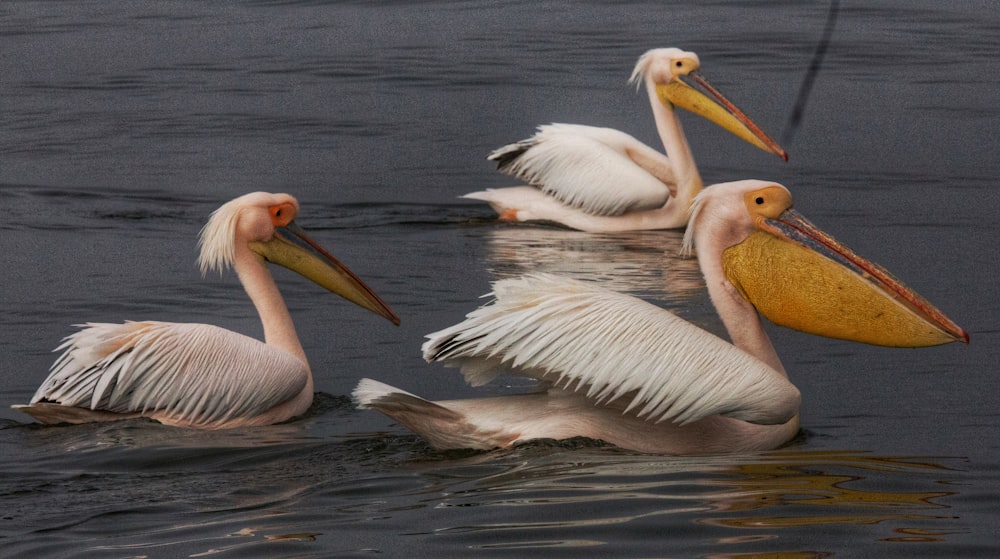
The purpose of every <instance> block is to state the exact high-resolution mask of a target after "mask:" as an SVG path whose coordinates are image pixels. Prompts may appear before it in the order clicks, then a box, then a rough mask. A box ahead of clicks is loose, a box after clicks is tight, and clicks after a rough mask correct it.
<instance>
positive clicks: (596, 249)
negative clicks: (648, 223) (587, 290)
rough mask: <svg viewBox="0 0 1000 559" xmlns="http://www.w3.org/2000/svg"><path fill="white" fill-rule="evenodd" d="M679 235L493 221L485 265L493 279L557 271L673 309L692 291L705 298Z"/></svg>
mask: <svg viewBox="0 0 1000 559" xmlns="http://www.w3.org/2000/svg"><path fill="white" fill-rule="evenodd" d="M683 238H684V235H683V232H681V231H632V232H625V233H601V234H593V233H583V232H580V231H572V230H568V229H561V228H540V227H537V226H531V227H525V226H520V225H511V226H507V227H496V228H494V229H493V230H491V231H490V232H489V234H488V235H487V236H486V247H487V253H486V265H487V268H488V269H489V271H490V273H491V274H492V275H493V277H494V279H497V280H499V279H504V278H512V277H518V276H521V275H524V274H527V273H536V272H544V273H551V274H557V275H560V276H566V277H571V278H573V279H577V280H584V281H593V282H595V283H599V284H600V285H602V286H605V287H608V288H609V289H613V290H615V291H619V292H622V293H629V294H632V295H636V296H640V295H641V296H643V297H644V298H648V299H653V300H656V301H658V302H660V303H661V304H663V305H664V306H666V307H668V308H671V310H674V311H675V312H676V311H677V310H680V309H682V308H684V307H685V306H686V305H687V304H688V303H689V302H690V301H691V300H692V299H694V298H697V297H702V298H704V300H705V303H706V304H707V303H708V296H707V295H706V294H705V292H704V287H705V281H704V280H703V279H702V277H701V272H700V271H699V270H698V261H697V260H696V259H694V258H685V257H682V256H681V245H682V242H683ZM675 307H676V308H675ZM707 314H709V315H711V314H713V313H712V312H709V311H707Z"/></svg>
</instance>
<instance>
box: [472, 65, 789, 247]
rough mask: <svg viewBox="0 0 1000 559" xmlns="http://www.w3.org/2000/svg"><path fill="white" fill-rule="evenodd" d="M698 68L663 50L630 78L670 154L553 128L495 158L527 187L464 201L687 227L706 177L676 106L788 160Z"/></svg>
mask: <svg viewBox="0 0 1000 559" xmlns="http://www.w3.org/2000/svg"><path fill="white" fill-rule="evenodd" d="M700 67H701V62H700V61H699V60H698V55H696V54H695V53H693V52H687V51H682V50H680V49H676V48H664V49H653V50H650V51H648V52H646V53H645V54H643V55H642V56H641V57H640V58H639V60H638V62H637V63H636V65H635V70H634V71H633V72H632V78H631V80H630V81H631V82H632V83H635V84H636V85H637V86H638V85H640V84H644V85H645V87H646V93H647V94H648V96H649V103H650V106H651V107H652V110H653V119H654V120H655V122H656V130H657V132H658V133H659V136H660V139H661V140H662V142H663V147H664V149H665V151H666V153H665V154H664V153H660V152H658V151H657V150H655V149H653V148H651V147H649V146H647V145H645V144H643V143H642V142H640V141H639V140H637V139H635V138H634V137H632V136H630V135H628V134H626V133H624V132H620V131H618V130H614V129H611V128H599V127H594V126H583V125H577V124H550V125H545V126H541V127H539V129H538V133H536V134H535V135H534V136H532V137H531V138H528V139H526V140H522V141H520V142H517V143H514V144H510V145H507V146H504V147H501V148H499V149H497V150H495V151H494V152H493V153H491V154H490V155H489V157H488V159H490V160H493V161H496V162H497V166H498V168H499V169H500V170H501V171H502V172H504V173H507V174H510V175H513V176H514V177H517V178H519V179H521V180H523V181H525V182H527V183H528V184H527V185H526V186H514V187H509V188H498V189H491V190H485V191H480V192H472V193H469V194H466V195H464V196H463V197H464V198H470V199H474V200H482V201H485V202H487V203H489V204H490V206H492V207H493V208H494V210H496V212H497V213H498V214H499V216H500V219H501V220H505V221H545V222H553V223H559V224H561V225H564V226H566V227H570V228H572V229H579V230H581V231H590V232H609V231H631V230H639V229H678V228H681V227H684V226H685V225H686V224H687V222H688V209H689V208H690V205H691V201H692V200H694V197H695V196H696V195H697V194H698V193H699V192H700V191H701V189H702V180H701V175H700V174H699V173H698V167H697V166H696V165H695V161H694V156H693V155H692V154H691V148H690V147H689V146H688V143H687V139H686V138H685V136H684V131H683V129H682V128H681V123H680V121H679V120H678V118H677V115H676V114H675V112H674V107H681V108H683V109H686V110H688V111H691V112H692V113H694V114H696V115H698V116H701V117H703V118H705V119H707V120H709V121H711V122H714V123H716V124H718V125H719V126H721V127H722V128H723V129H725V130H727V131H729V132H730V133H732V134H734V135H736V136H737V137H738V138H741V139H743V140H744V141H746V142H749V143H750V144H752V145H754V146H757V147H758V148H760V149H762V150H764V151H766V152H768V153H772V154H775V155H778V156H779V157H781V158H782V159H784V160H786V161H787V160H788V154H786V153H785V151H784V150H783V149H781V147H780V146H779V145H778V144H777V142H775V141H774V140H772V139H771V138H770V137H769V136H768V135H767V134H765V133H764V131H763V130H761V129H760V127H758V126H757V125H756V124H755V123H754V122H753V121H752V120H750V118H749V117H747V116H746V115H745V114H744V113H743V112H742V111H741V110H740V109H739V108H737V107H736V105H734V104H733V103H732V102H730V101H729V100H728V99H726V97H724V96H723V95H722V93H720V92H719V91H718V90H716V89H715V88H713V87H712V86H711V85H710V84H709V83H708V81H707V80H705V78H704V77H703V76H702V75H701V73H700V72H699V68H700ZM685 78H686V79H690V80H691V81H692V82H694V83H695V84H696V85H698V86H700V87H701V88H702V89H704V90H705V91H706V92H707V93H708V96H706V95H705V94H703V93H701V92H700V91H698V90H697V89H695V88H693V87H691V86H689V85H688V84H687V83H685V82H684V79H685ZM709 96H710V97H711V98H710V97H709ZM713 98H714V99H715V100H714V101H713Z"/></svg>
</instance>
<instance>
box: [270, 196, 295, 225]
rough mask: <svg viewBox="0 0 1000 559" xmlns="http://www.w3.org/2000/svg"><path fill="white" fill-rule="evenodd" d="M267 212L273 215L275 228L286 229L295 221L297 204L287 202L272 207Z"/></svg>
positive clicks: (272, 219)
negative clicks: (285, 227)
mask: <svg viewBox="0 0 1000 559" xmlns="http://www.w3.org/2000/svg"><path fill="white" fill-rule="evenodd" d="M267 211H268V213H270V214H271V223H272V224H273V225H274V226H275V227H284V226H286V225H288V224H289V223H291V222H292V220H294V219H295V213H296V208H295V204H292V203H290V202H285V203H284V204H278V205H276V206H271V207H270V208H268V209H267Z"/></svg>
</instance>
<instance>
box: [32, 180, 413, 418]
mask: <svg viewBox="0 0 1000 559" xmlns="http://www.w3.org/2000/svg"><path fill="white" fill-rule="evenodd" d="M298 212H299V203H298V202H297V201H296V200H295V198H293V197H292V196H289V195H288V194H270V193H266V192H255V193H252V194H247V195H245V196H241V197H239V198H236V199H235V200H232V201H230V202H228V203H226V204H224V205H223V206H221V207H220V208H219V209H217V210H216V211H215V212H214V213H212V215H211V217H210V218H209V220H208V223H207V224H206V225H205V226H204V228H202V230H201V238H200V242H199V245H200V248H201V253H200V255H199V258H198V262H199V265H200V267H201V272H202V275H204V274H206V273H208V272H209V271H211V270H218V271H219V273H222V272H223V271H224V270H225V269H227V268H229V267H233V268H234V269H235V270H236V273H237V274H238V276H239V278H240V282H241V283H242V284H243V287H244V289H245V290H246V292H247V295H249V297H250V300H251V301H253V304H254V306H255V307H256V308H257V312H258V313H259V314H260V319H261V322H262V323H263V326H264V339H265V341H264V342H261V341H259V340H256V339H254V338H251V337H248V336H245V335H243V334H238V333H236V332H232V331H229V330H225V329H223V328H219V327H217V326H211V325H208V324H182V323H172V322H125V323H124V324H94V323H90V324H86V325H84V326H83V328H82V329H81V330H79V331H77V332H76V333H74V334H72V335H70V336H68V337H67V338H66V339H65V340H64V343H63V344H62V345H61V346H60V347H59V348H57V350H56V351H60V350H61V351H63V353H62V354H61V355H60V357H59V358H58V359H57V360H56V362H55V364H53V366H52V370H51V372H50V374H49V376H48V378H46V379H45V381H44V382H43V383H42V385H41V386H40V387H39V388H38V391H37V392H35V395H34V397H32V399H31V403H30V404H29V405H23V406H14V408H15V409H18V410H20V411H23V412H25V413H27V414H29V415H31V416H33V417H34V418H35V419H37V420H39V421H41V422H42V423H87V422H93V421H112V420H119V419H129V418H135V417H147V418H150V419H154V420H156V421H159V422H160V423H164V424H167V425H173V426H180V427H191V428H201V429H224V428H232V427H241V426H249V425H269V424H273V423H280V422H283V421H287V420H289V419H291V418H294V417H297V416H299V415H302V413H304V412H305V411H306V409H308V408H309V406H310V404H311V403H312V399H313V379H312V372H311V371H310V369H309V362H308V361H307V360H306V355H305V352H304V351H303V349H302V344H301V343H300V342H299V339H298V336H297V335H296V334H295V327H294V325H293V324H292V318H291V316H290V315H289V313H288V308H287V307H286V306H285V302H284V300H283V299H282V297H281V294H280V293H279V292H278V287H277V285H275V283H274V279H273V278H272V277H271V273H270V272H269V271H268V269H267V266H266V263H267V262H271V263H273V264H278V265H280V266H284V267H286V268H288V269H291V270H294V271H295V272H298V273H299V274H302V275H303V276H305V277H306V278H308V279H310V280H312V281H314V282H315V283H317V284H319V285H320V286H322V287H324V288H326V289H328V290H330V291H332V292H334V293H337V294H339V295H341V296H342V297H344V298H345V299H347V300H349V301H351V302H354V303H356V304H358V305H360V306H362V307H364V308H366V309H368V310H370V311H372V312H374V313H376V314H378V315H381V316H383V317H385V318H387V319H389V320H391V321H392V322H393V323H395V324H399V318H398V317H397V316H396V315H395V314H394V313H393V312H392V310H390V309H389V307H388V306H386V304H385V303H384V302H382V300H381V299H379V297H378V295H376V294H375V292H374V291H372V290H371V289H370V288H369V287H368V286H367V285H365V284H364V282H362V281H361V280H360V279H359V278H358V277H357V276H355V275H354V273H353V272H351V271H350V270H349V269H348V268H347V267H346V266H344V265H343V264H342V263H340V262H339V261H338V260H337V259H336V258H334V257H333V256H332V255H331V254H330V253H329V252H327V251H326V250H324V249H323V248H322V247H321V246H320V245H318V244H317V243H316V242H315V241H313V240H312V239H310V238H309V236H307V235H306V233H305V231H303V230H302V228H301V227H299V226H298V225H297V224H296V222H295V217H296V216H297V215H298Z"/></svg>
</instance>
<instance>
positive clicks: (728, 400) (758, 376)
mask: <svg viewBox="0 0 1000 559" xmlns="http://www.w3.org/2000/svg"><path fill="white" fill-rule="evenodd" d="M494 295H495V297H496V300H495V301H494V302H493V303H492V304H489V305H487V306H484V307H481V308H479V309H477V310H475V311H473V312H472V313H470V314H469V315H467V319H466V320H465V321H464V322H462V323H460V324H458V325H455V326H453V327H451V328H447V329H445V330H442V331H440V332H436V333H434V334H430V335H429V336H428V338H429V340H428V341H427V342H426V343H425V344H424V346H423V351H424V358H425V359H426V360H428V361H443V362H445V363H446V364H450V365H457V366H460V367H461V368H462V372H463V374H464V375H465V377H466V379H467V380H468V381H469V382H470V384H482V383H484V382H486V381H488V380H490V379H491V378H492V377H493V376H495V375H497V374H499V372H500V370H499V369H510V370H512V371H513V372H515V373H517V374H522V375H526V376H531V377H534V378H538V379H540V380H544V381H549V382H552V383H554V384H555V385H556V386H559V387H561V388H563V389H566V390H573V391H577V392H585V393H586V395H587V397H588V398H590V399H592V400H593V401H594V402H595V404H598V405H601V404H609V403H611V402H613V401H619V400H620V401H622V402H624V403H625V407H626V411H627V412H628V413H633V414H635V415H637V416H638V417H640V418H643V419H646V420H649V421H652V422H660V421H664V420H668V419H669V420H672V421H674V422H676V423H679V424H686V423H690V422H692V421H696V420H698V419H701V418H703V417H707V416H709V415H715V414H721V415H726V416H730V417H734V418H737V419H742V420H745V421H750V422H755V423H766V424H771V423H784V422H785V421H787V420H788V419H790V418H791V417H792V416H794V414H795V413H797V410H798V397H799V396H798V391H797V389H796V388H795V387H794V386H793V385H791V383H789V382H788V381H787V379H785V378H783V377H782V376H781V375H780V374H779V373H777V372H776V371H773V370H772V369H770V368H769V367H768V366H767V365H765V364H764V363H762V362H761V361H759V360H757V359H756V358H754V357H752V356H750V355H749V354H747V353H745V352H743V351H741V350H739V349H737V348H736V347H734V346H732V345H731V344H728V343H726V342H724V341H723V340H721V339H719V338H717V337H715V336H713V335H711V334H709V333H707V332H705V331H703V330H701V329H699V328H697V327H695V326H693V325H691V324H689V323H687V322H685V321H684V320H682V319H680V318H678V317H676V316H675V315H673V314H671V313H669V312H666V311H664V310H663V309H660V308H658V307H656V306H654V305H651V304H648V303H646V302H644V301H641V300H639V299H636V298H633V297H629V296H626V295H622V294H619V293H615V292H612V291H607V290H604V289H601V288H599V287H596V286H592V285H590V284H587V283H583V282H578V281H575V280H570V279H565V278H559V277H556V276H551V275H546V274H538V275H529V276H525V277H522V278H519V279H512V280H502V281H499V282H497V283H496V284H495V285H494Z"/></svg>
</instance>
